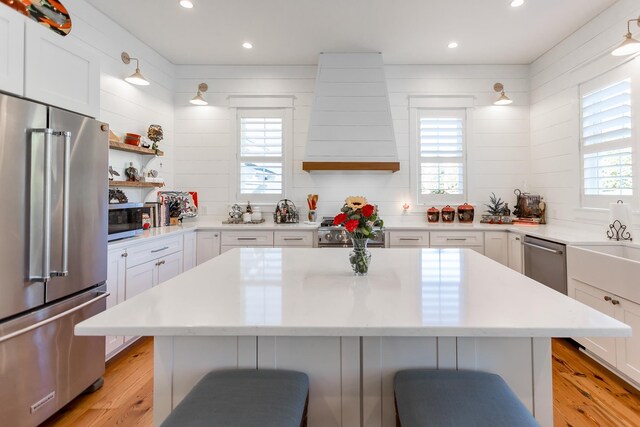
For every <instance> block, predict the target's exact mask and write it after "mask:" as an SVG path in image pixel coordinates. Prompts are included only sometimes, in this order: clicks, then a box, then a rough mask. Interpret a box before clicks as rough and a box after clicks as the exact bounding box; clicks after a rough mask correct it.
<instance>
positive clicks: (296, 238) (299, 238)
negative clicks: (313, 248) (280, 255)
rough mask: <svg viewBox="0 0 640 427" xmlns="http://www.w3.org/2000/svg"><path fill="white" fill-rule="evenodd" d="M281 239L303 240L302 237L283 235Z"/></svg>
mask: <svg viewBox="0 0 640 427" xmlns="http://www.w3.org/2000/svg"><path fill="white" fill-rule="evenodd" d="M283 240H304V238H302V237H285V238H284V239H283Z"/></svg>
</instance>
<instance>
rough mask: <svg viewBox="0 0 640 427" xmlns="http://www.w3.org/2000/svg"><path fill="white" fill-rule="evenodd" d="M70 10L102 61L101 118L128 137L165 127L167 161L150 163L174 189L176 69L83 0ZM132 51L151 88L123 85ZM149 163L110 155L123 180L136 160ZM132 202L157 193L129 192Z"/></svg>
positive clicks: (69, 2) (73, 1) (76, 31)
mask: <svg viewBox="0 0 640 427" xmlns="http://www.w3.org/2000/svg"><path fill="white" fill-rule="evenodd" d="M65 5H66V6H67V9H68V10H70V11H71V15H72V22H73V29H72V32H71V34H72V35H73V37H75V38H77V39H78V40H80V41H81V42H83V43H84V44H86V46H87V47H88V48H90V49H93V50H94V51H96V52H97V53H98V54H99V56H100V115H99V117H98V119H99V120H102V121H104V122H107V123H109V125H110V127H111V130H113V131H114V132H115V133H116V134H118V135H123V134H124V133H126V132H132V133H137V134H141V135H146V131H147V129H148V127H149V125H150V124H153V123H157V124H160V125H162V128H163V130H164V140H163V141H161V142H160V144H159V145H160V148H161V149H162V150H163V151H164V152H165V156H164V157H158V158H151V161H150V162H149V164H148V167H149V168H153V169H156V170H158V171H159V172H160V175H161V176H163V177H164V178H165V180H166V182H167V184H168V186H171V185H173V176H174V170H173V151H174V150H173V141H174V136H173V134H174V131H173V127H174V126H173V123H174V118H173V110H174V107H173V94H174V65H173V64H171V63H170V62H169V61H167V60H166V59H165V58H164V57H162V56H161V55H159V54H158V53H157V52H155V51H154V50H153V49H151V48H150V47H149V46H147V45H146V44H144V43H142V42H141V41H140V40H138V39H137V38H135V37H134V36H132V35H131V34H130V33H129V32H128V31H126V30H125V29H123V28H122V27H120V26H119V25H118V24H117V23H115V22H114V21H112V20H111V19H109V18H107V17H106V16H105V15H103V14H102V13H100V12H99V11H97V10H96V9H95V8H94V7H93V6H91V5H89V4H88V3H86V2H84V1H81V0H66V1H65ZM122 51H127V52H128V53H129V54H130V55H131V56H134V57H137V58H139V59H140V69H141V71H142V73H143V75H144V76H145V77H146V78H147V79H148V80H150V81H151V85H150V86H144V87H142V86H133V85H131V84H129V83H127V82H125V81H124V80H123V78H124V77H126V76H128V75H130V74H132V73H133V72H134V71H135V63H134V62H132V63H131V64H130V65H125V64H124V63H122V61H121V59H120V53H121V52H122ZM146 160H149V158H143V157H142V156H140V155H135V154H130V153H124V152H119V151H114V150H110V156H109V164H110V165H112V166H113V167H114V169H116V170H117V171H119V172H120V173H121V175H122V177H124V169H125V167H127V166H128V163H129V162H130V161H132V162H133V163H134V166H135V167H136V168H138V169H140V167H141V166H142V163H143V162H146ZM125 193H126V194H127V196H128V197H129V200H130V201H142V199H143V198H145V197H146V198H147V199H148V200H149V199H155V193H154V191H146V190H131V189H127V190H125Z"/></svg>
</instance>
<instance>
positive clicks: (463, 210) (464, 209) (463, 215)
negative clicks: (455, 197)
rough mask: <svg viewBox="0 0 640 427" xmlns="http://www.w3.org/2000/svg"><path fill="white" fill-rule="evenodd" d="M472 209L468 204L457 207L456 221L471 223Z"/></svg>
mask: <svg viewBox="0 0 640 427" xmlns="http://www.w3.org/2000/svg"><path fill="white" fill-rule="evenodd" d="M473 213H474V209H473V206H471V205H470V204H468V203H465V204H463V205H460V206H458V221H460V222H473Z"/></svg>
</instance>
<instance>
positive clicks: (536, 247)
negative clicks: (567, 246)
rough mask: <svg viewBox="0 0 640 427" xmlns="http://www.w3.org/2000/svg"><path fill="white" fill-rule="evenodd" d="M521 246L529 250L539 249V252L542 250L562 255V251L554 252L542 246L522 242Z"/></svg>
mask: <svg viewBox="0 0 640 427" xmlns="http://www.w3.org/2000/svg"><path fill="white" fill-rule="evenodd" d="M522 244H523V245H524V246H529V247H530V248H535V249H540V250H543V251H547V252H551V253H554V254H556V255H562V254H563V253H564V252H563V251H558V250H555V249H550V248H545V247H544V246H540V245H534V244H533V243H529V242H522Z"/></svg>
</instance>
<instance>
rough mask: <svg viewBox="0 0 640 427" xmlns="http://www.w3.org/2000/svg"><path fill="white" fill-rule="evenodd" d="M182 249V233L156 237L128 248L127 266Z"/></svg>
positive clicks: (133, 265)
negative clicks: (160, 237) (151, 240)
mask: <svg viewBox="0 0 640 427" xmlns="http://www.w3.org/2000/svg"><path fill="white" fill-rule="evenodd" d="M179 251H182V235H179V236H173V237H165V238H162V239H156V240H154V241H153V242H149V243H145V244H142V245H136V246H132V247H130V248H128V249H127V253H128V256H127V268H131V267H135V266H136V265H140V264H142V263H145V262H147V261H151V260H154V259H156V258H160V257H163V256H165V255H169V254H172V253H175V252H179Z"/></svg>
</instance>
